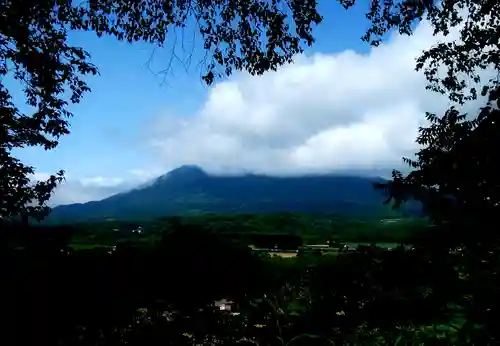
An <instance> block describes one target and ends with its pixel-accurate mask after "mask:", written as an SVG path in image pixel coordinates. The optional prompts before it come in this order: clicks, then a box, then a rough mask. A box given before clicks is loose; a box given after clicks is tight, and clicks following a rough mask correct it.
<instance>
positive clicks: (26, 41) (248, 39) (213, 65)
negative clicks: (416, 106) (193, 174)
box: [0, 0, 321, 218]
mask: <svg viewBox="0 0 500 346" xmlns="http://www.w3.org/2000/svg"><path fill="white" fill-rule="evenodd" d="M190 19H194V20H195V22H196V24H197V28H196V29H195V30H198V31H199V33H200V34H201V37H202V41H203V42H204V49H205V50H206V51H207V56H208V59H209V64H208V68H207V70H206V71H205V75H204V76H203V79H204V81H205V82H206V83H207V84H211V83H212V82H213V81H214V79H216V78H218V77H221V76H222V75H229V74H231V73H232V71H233V69H237V70H246V71H248V72H250V73H252V74H261V73H263V72H265V71H267V70H270V69H276V68H277V67H278V66H280V65H282V64H284V63H286V62H289V61H291V59H292V57H293V56H294V55H295V54H297V53H299V52H301V51H302V49H303V46H304V44H305V45H311V44H312V42H313V37H312V33H311V31H312V28H313V26H314V24H317V23H319V22H320V21H321V17H320V16H319V14H318V13H317V11H316V2H315V1H264V0H227V1H210V0H209V1H205V0H195V1H186V0H176V1H161V0H146V1H132V0H131V1H109V0H96V1H82V2H76V1H67V0H57V1H53V0H42V1H39V0H36V1H35V0H8V1H3V2H2V4H1V5H0V55H1V62H0V76H1V81H0V126H1V128H0V160H1V166H0V196H1V197H0V217H6V216H14V215H19V214H24V215H26V216H35V217H37V218H43V217H44V215H46V214H47V212H48V211H49V209H48V208H47V206H46V203H47V201H48V199H49V198H50V195H51V192H52V190H53V189H54V187H55V186H56V184H57V183H59V182H61V180H62V179H63V171H61V172H59V173H57V174H56V175H53V176H51V177H50V178H49V179H48V180H47V181H45V182H38V183H36V184H35V185H33V184H32V183H31V181H30V176H31V175H32V174H33V173H34V168H33V167H30V166H28V165H26V164H24V163H23V162H21V161H19V160H18V159H16V157H15V156H14V155H13V154H12V150H13V149H16V148H23V147H29V146H39V147H43V148H44V149H46V150H49V149H53V148H54V147H56V146H57V144H58V139H59V137H60V136H61V135H64V134H68V133H69V129H68V119H69V117H71V116H72V115H73V114H72V113H71V111H70V110H69V106H70V105H71V104H73V103H78V102H80V100H81V99H82V96H83V94H84V93H85V92H87V91H89V90H90V89H89V87H88V86H87V84H86V82H85V76H86V75H89V74H91V75H92V74H93V75H95V74H97V73H98V71H97V68H96V67H95V66H94V65H92V63H91V62H90V56H89V54H88V53H87V52H86V51H85V48H84V47H83V48H82V47H74V46H71V45H70V44H69V43H68V41H67V38H68V33H69V32H70V31H71V30H85V31H93V32H95V33H96V34H97V36H102V35H112V36H115V37H116V38H117V39H119V40H126V41H128V42H130V43H133V42H136V41H146V42H150V43H152V44H154V45H157V46H162V45H163V44H164V43H165V41H166V39H167V37H168V34H169V32H170V31H171V30H173V29H175V28H185V27H186V26H187V22H188V20H190ZM219 70H221V71H222V72H220V71H219ZM8 78H13V79H14V80H17V81H18V82H19V83H20V84H21V86H22V89H23V92H24V96H25V101H26V103H27V104H28V105H29V106H30V107H29V108H30V111H22V110H21V108H20V105H18V104H15V103H14V102H13V99H12V96H13V94H12V90H9V89H8V87H7V84H6V83H5V82H6V81H7V79H8Z"/></svg>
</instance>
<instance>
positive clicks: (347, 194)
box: [49, 165, 388, 221]
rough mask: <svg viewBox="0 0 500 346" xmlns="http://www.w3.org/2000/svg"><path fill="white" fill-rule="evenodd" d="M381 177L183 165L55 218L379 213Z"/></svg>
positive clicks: (65, 208)
mask: <svg viewBox="0 0 500 346" xmlns="http://www.w3.org/2000/svg"><path fill="white" fill-rule="evenodd" d="M384 181H387V180H385V179H383V178H380V177H366V176H365V177H360V176H352V175H351V176H349V175H342V174H335V173H330V174H327V173H323V174H308V175H301V176H286V177H276V176H267V175H259V174H242V175H234V174H231V175H222V174H210V173H207V172H206V171H204V170H203V169H202V168H200V167H198V166H195V165H186V166H181V167H178V168H176V169H174V170H171V171H170V172H167V173H166V174H163V175H161V176H159V177H157V178H155V179H153V181H152V182H151V183H149V184H143V185H142V187H137V188H135V189H132V190H129V191H127V192H121V193H118V194H115V195H113V196H110V197H107V198H104V199H102V200H100V201H90V202H86V203H75V204H69V205H61V206H57V207H55V208H54V209H53V210H52V213H51V215H50V216H49V219H51V220H65V221H88V220H101V219H109V218H113V219H130V218H139V217H140V218H155V217H161V216H167V215H186V214H197V213H207V212H208V213H219V212H223V213H227V212H250V213H253V212H281V211H287V212H325V213H326V212H333V213H343V214H354V215H365V216H366V215H372V214H373V215H375V214H377V213H380V212H381V211H382V210H386V211H387V210H388V208H387V206H383V205H382V202H383V201H384V199H385V197H384V196H383V195H382V194H381V193H380V192H378V191H374V189H373V183H380V182H384Z"/></svg>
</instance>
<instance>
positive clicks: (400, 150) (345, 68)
mask: <svg viewBox="0 0 500 346" xmlns="http://www.w3.org/2000/svg"><path fill="white" fill-rule="evenodd" d="M450 38H451V37H449V38H447V39H450ZM438 39H439V38H438V37H435V36H433V35H432V30H431V28H430V27H429V26H428V25H426V24H425V23H423V24H420V25H419V26H418V27H417V29H416V31H415V34H414V35H413V36H412V37H407V36H399V35H395V36H393V37H391V40H389V41H388V42H387V43H386V44H384V45H381V46H379V47H378V48H374V49H371V50H370V52H369V54H365V55H363V54H358V53H356V52H353V51H344V52H341V53H338V54H332V55H325V54H315V55H312V56H299V57H297V59H296V61H295V62H294V63H293V64H290V65H287V66H284V67H282V68H280V69H279V70H278V71H276V72H269V73H266V74H265V75H263V76H259V77H252V76H249V75H247V74H243V73H240V74H237V75H235V76H233V77H232V78H230V79H229V80H227V81H223V82H221V83H218V84H217V85H215V86H214V87H212V88H211V89H210V90H209V94H208V97H207V99H206V101H205V102H204V104H203V105H202V106H201V107H200V108H199V110H198V111H197V112H196V113H195V114H192V115H190V116H184V117H179V116H176V115H175V114H166V115H164V116H163V117H161V118H160V119H156V121H154V122H152V123H151V124H149V128H147V129H146V133H145V135H146V136H147V141H148V144H149V145H151V146H152V147H154V148H155V150H156V153H157V154H158V158H159V160H161V161H162V162H163V163H164V164H165V166H168V167H176V166H180V165H182V164H198V165H200V166H202V167H203V168H205V169H207V170H208V171H212V172H222V171H239V170H243V171H251V172H257V173H268V174H295V173H304V172H320V171H335V170H344V169H383V168H395V167H401V165H402V160H401V158H402V157H403V156H408V155H411V154H412V153H413V152H415V150H416V149H417V147H416V144H415V139H416V136H417V129H418V126H419V125H422V124H423V123H424V114H425V112H426V111H433V112H436V113H437V114H442V113H443V112H444V111H445V110H446V108H447V107H448V105H449V103H448V100H447V98H446V97H443V96H440V95H437V94H434V93H431V92H429V91H426V90H425V85H426V80H425V78H424V75H423V73H422V72H416V71H415V58H416V57H417V56H419V55H420V53H421V52H422V50H424V49H427V48H429V47H431V46H432V45H433V44H435V43H436V42H437V40H438Z"/></svg>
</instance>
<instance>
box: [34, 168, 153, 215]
mask: <svg viewBox="0 0 500 346" xmlns="http://www.w3.org/2000/svg"><path fill="white" fill-rule="evenodd" d="M158 175H159V173H158V172H155V171H149V172H148V171H145V170H132V171H130V172H128V174H127V176H125V177H103V176H94V177H83V178H79V177H76V176H72V175H70V174H69V175H68V174H66V175H65V180H64V181H63V182H62V183H61V184H59V185H58V186H57V188H56V189H55V190H54V192H53V195H52V197H51V199H50V202H49V205H50V206H52V207H53V206H57V205H61V204H71V203H84V202H88V201H93V200H100V199H103V198H106V197H109V196H111V195H114V194H116V193H119V192H123V191H126V190H129V189H132V188H135V187H136V186H138V185H140V184H143V183H144V182H146V181H147V180H149V179H152V178H153V177H155V176H158ZM49 177H50V174H48V173H43V172H37V173H35V175H34V176H33V181H37V180H47V179H48V178H49Z"/></svg>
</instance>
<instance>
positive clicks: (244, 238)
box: [71, 213, 428, 250]
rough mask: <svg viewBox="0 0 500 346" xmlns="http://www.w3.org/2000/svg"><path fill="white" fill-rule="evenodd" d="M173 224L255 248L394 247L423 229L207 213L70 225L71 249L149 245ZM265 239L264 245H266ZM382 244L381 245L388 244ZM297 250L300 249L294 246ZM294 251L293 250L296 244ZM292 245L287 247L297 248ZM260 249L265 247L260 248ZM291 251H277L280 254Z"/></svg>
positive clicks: (413, 224) (421, 223) (401, 221)
mask: <svg viewBox="0 0 500 346" xmlns="http://www.w3.org/2000/svg"><path fill="white" fill-rule="evenodd" d="M178 225H182V227H192V228H196V229H203V230H205V231H207V232H211V233H214V234H217V235H219V236H222V237H226V238H228V239H233V240H238V241H240V242H243V243H245V244H247V245H257V244H256V243H255V242H256V241H257V240H258V239H257V237H258V236H260V237H261V238H262V237H266V239H269V237H271V236H274V237H279V236H296V237H298V238H300V239H301V242H300V243H301V244H302V243H303V244H321V243H322V244H325V243H327V242H329V243H333V242H338V243H360V244H368V245H369V244H371V243H380V244H382V243H387V244H399V243H405V242H408V241H412V240H413V239H416V238H417V237H418V235H419V234H421V233H423V231H424V230H425V229H426V227H427V226H428V222H427V221H426V220H425V219H411V218H393V219H372V220H356V219H350V218H346V217H341V216H335V215H321V214H320V215H310V214H294V213H279V214H221V215H218V214H209V215H201V216H188V217H166V218H162V219H158V220H153V221H151V220H150V221H144V222H125V221H122V222H120V221H102V222H91V223H78V224H75V225H73V226H74V232H73V236H72V239H71V243H72V244H78V245H77V246H83V245H80V244H89V246H92V245H106V246H112V245H119V244H122V243H127V242H128V243H137V244H152V243H155V242H157V241H159V239H161V235H162V234H163V232H170V231H173V230H174V229H175V228H176V227H178ZM265 241H266V240H264V242H265ZM387 244H386V245H387ZM299 245H300V244H299ZM297 246H298V245H297ZM297 246H292V248H295V249H296V248H297ZM390 246H392V245H388V246H387V247H390ZM264 247H265V246H264ZM292 248H286V247H281V249H284V250H290V249H292Z"/></svg>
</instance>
